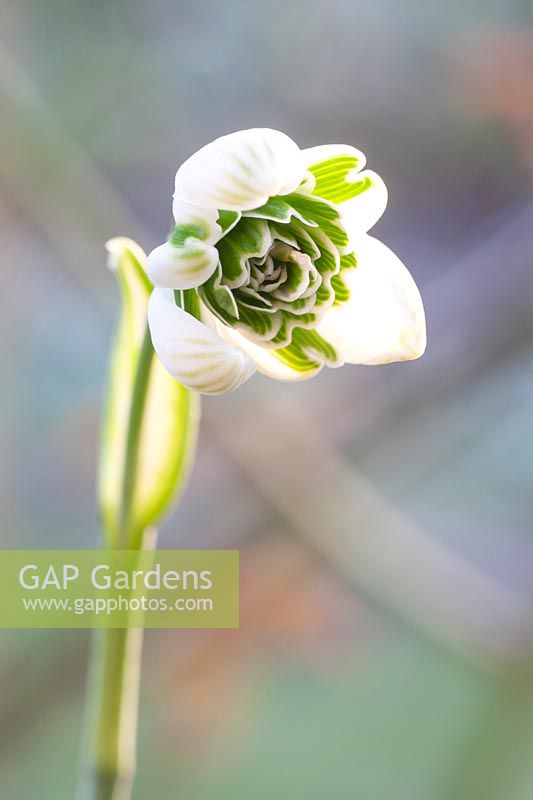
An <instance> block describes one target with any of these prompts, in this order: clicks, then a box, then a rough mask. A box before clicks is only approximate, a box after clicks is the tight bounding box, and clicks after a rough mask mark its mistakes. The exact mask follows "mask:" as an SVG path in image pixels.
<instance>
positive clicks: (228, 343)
mask: <svg viewBox="0 0 533 800" xmlns="http://www.w3.org/2000/svg"><path fill="white" fill-rule="evenodd" d="M364 166H365V157H364V155H363V154H362V153H361V152H360V151H359V150H356V149H355V148H354V147H350V146H349V145H334V144H331V145H323V146H319V147H311V148H309V149H306V150H300V148H299V147H298V146H297V145H296V144H295V143H294V142H293V141H292V139H290V138H289V137H288V136H286V135H285V134H283V133H280V132H279V131H275V130H270V129H268V128H257V129H252V130H245V131H239V132H237V133H232V134H229V135H228V136H222V137H221V138H219V139H216V140H215V141H214V142H211V143H210V144H208V145H206V146H205V147H202V148H201V150H199V151H198V152H196V153H195V154H194V155H192V156H191V157H190V158H189V159H188V160H187V161H185V163H184V164H182V166H181V167H180V168H179V169H178V172H177V175H176V188H175V194H174V203H173V212H174V219H175V228H174V230H173V232H172V233H171V235H170V238H169V240H168V241H167V242H166V243H165V244H162V245H160V246H159V247H157V248H156V249H155V250H154V251H153V252H152V253H151V254H150V256H149V257H148V263H147V269H148V273H149V275H150V278H151V280H152V282H153V284H154V286H155V289H154V291H153V293H152V295H151V298H150V302H149V308H148V319H149V325H150V330H151V335H152V341H153V345H154V348H155V350H156V353H157V355H158V356H159V358H160V360H161V361H162V363H163V365H164V366H165V367H166V369H167V370H168V372H170V374H171V375H172V376H173V377H174V378H176V379H177V380H178V381H180V382H181V383H182V384H184V385H185V386H187V387H189V388H190V389H193V390H196V391H198V392H202V393H204V394H219V393H222V392H228V391H231V390H232V389H235V388H236V387H237V386H239V385H240V384H242V383H243V382H244V381H245V380H247V379H248V378H249V377H250V376H251V375H252V374H253V373H254V372H255V371H256V370H258V371H259V372H261V373H263V374H265V375H268V376H270V377H272V378H276V379H278V380H286V381H297V380H302V379H305V378H310V377H312V376H313V375H316V374H317V373H318V372H319V371H320V370H321V369H322V367H323V366H324V365H326V366H329V367H339V366H342V365H343V364H345V363H348V364H387V363H390V362H393V361H408V360H410V359H414V358H418V357H419V356H421V355H422V353H423V352H424V349H425V345H426V329H425V318H424V309H423V305H422V300H421V298H420V294H419V292H418V289H417V287H416V285H415V283H414V281H413V279H412V277H411V275H410V274H409V272H408V270H407V269H406V268H405V266H404V265H403V264H402V262H401V261H400V259H399V258H398V257H397V256H396V255H394V253H392V252H391V251H390V250H389V249H388V247H386V246H385V245H384V244H382V243H381V242H379V241H378V240H377V239H374V238H373V237H371V236H369V235H368V233H367V231H368V230H369V229H370V228H371V227H372V226H373V225H374V223H375V222H376V221H377V220H378V219H379V217H380V216H381V215H382V213H383V211H384V209H385V206H386V203H387V190H386V188H385V185H384V183H383V181H382V180H381V178H380V177H379V176H378V175H377V174H376V173H375V172H372V171H371V170H365V169H363V167H364Z"/></svg>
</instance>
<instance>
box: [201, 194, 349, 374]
mask: <svg viewBox="0 0 533 800" xmlns="http://www.w3.org/2000/svg"><path fill="white" fill-rule="evenodd" d="M226 221H227V215H226V214H225V213H222V214H221V216H220V217H219V224H222V225H223V224H224V222H226ZM216 248H217V251H218V253H219V263H218V265H217V267H216V269H215V272H214V273H213V275H212V276H211V278H209V280H208V281H206V282H205V283H204V284H202V285H201V286H200V287H199V289H198V292H199V295H200V297H201V299H202V300H203V302H204V303H205V305H206V306H207V308H208V309H209V310H210V311H211V313H212V314H214V316H215V317H217V319H219V320H220V321H221V322H223V323H224V324H225V325H228V326H230V327H232V328H234V329H236V330H239V331H241V332H242V333H243V334H244V335H245V336H246V337H248V338H249V339H250V341H252V342H254V343H256V344H259V345H261V346H262V347H266V348H269V349H271V350H273V351H274V355H275V357H277V358H278V359H280V360H281V361H284V362H286V363H288V364H291V363H295V364H296V363H298V364H299V366H300V368H303V367H305V366H307V368H308V369H316V367H317V366H318V365H319V364H318V362H317V358H318V359H320V363H327V364H329V365H331V366H333V365H335V364H336V363H337V362H338V358H337V354H336V352H335V349H334V348H333V347H332V346H331V345H329V344H328V343H327V342H325V341H324V340H323V339H322V338H321V337H320V336H319V335H318V334H317V333H313V331H314V329H315V328H316V326H317V325H318V323H319V321H320V320H321V319H322V317H323V315H324V313H325V312H326V311H327V309H329V308H331V306H332V305H333V304H334V303H335V302H342V301H343V300H345V299H346V296H347V291H346V288H345V287H344V286H343V284H342V278H341V276H340V272H341V269H343V268H347V267H353V266H354V265H355V257H354V256H353V254H352V253H350V247H349V240H348V235H347V233H346V231H345V230H344V228H343V226H342V224H341V221H340V217H339V214H338V211H337V210H336V209H335V208H334V206H333V205H331V204H329V203H327V202H326V201H324V200H319V199H317V198H315V197H313V196H312V195H307V194H297V193H295V194H292V195H286V196H285V197H283V198H280V197H277V198H272V199H271V200H270V201H269V202H268V203H267V204H266V205H264V206H262V207H260V208H257V209H253V210H250V211H245V212H242V214H240V215H239V217H238V218H236V217H235V216H234V217H233V219H232V223H231V227H229V228H228V229H227V231H226V233H225V234H224V235H223V237H222V238H221V239H220V241H219V242H218V243H217V245H216Z"/></svg>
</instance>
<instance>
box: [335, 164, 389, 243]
mask: <svg viewBox="0 0 533 800" xmlns="http://www.w3.org/2000/svg"><path fill="white" fill-rule="evenodd" d="M359 181H361V182H363V183H364V186H365V188H364V190H363V191H362V192H361V193H360V194H357V195H356V196H355V197H352V198H351V199H350V200H346V201H345V202H344V203H339V205H338V209H339V211H340V214H341V217H342V222H343V225H344V227H345V229H346V233H347V234H348V236H349V237H350V241H352V242H355V241H356V239H358V238H359V236H360V235H361V234H362V233H366V232H367V231H369V230H370V228H372V227H373V226H374V225H375V224H376V222H377V221H378V219H379V218H380V217H381V215H382V214H383V212H384V211H385V209H386V207H387V199H388V193H387V187H386V186H385V184H384V183H383V179H382V178H380V176H379V175H378V174H377V173H376V172H373V171H372V170H371V169H365V170H364V171H363V172H360V173H359V174H358V175H357V182H359Z"/></svg>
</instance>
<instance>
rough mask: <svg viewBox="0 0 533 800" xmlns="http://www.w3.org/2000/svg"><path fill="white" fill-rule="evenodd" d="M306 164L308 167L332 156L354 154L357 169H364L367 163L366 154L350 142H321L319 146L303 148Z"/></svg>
mask: <svg viewBox="0 0 533 800" xmlns="http://www.w3.org/2000/svg"><path fill="white" fill-rule="evenodd" d="M302 155H303V158H304V164H305V166H306V168H307V169H308V168H309V167H314V166H315V165H316V164H320V162H321V161H328V159H330V158H337V157H338V156H353V158H356V159H357V161H358V164H357V167H356V171H357V172H359V170H361V169H363V167H364V166H365V164H366V156H365V154H364V153H362V152H361V151H360V150H358V149H357V148H356V147H352V146H351V145H349V144H319V145H318V146H317V147H306V148H305V150H302Z"/></svg>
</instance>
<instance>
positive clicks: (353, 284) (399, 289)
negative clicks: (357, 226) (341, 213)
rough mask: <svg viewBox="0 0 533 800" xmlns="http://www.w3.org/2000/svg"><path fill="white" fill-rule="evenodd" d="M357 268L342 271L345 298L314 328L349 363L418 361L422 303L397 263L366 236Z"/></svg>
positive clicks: (422, 332)
mask: <svg viewBox="0 0 533 800" xmlns="http://www.w3.org/2000/svg"><path fill="white" fill-rule="evenodd" d="M356 256H357V266H356V267H354V268H352V269H348V270H345V271H343V272H342V273H341V274H342V277H343V280H344V282H345V284H346V285H347V287H348V289H349V290H350V299H349V300H348V301H347V302H346V303H343V304H342V305H339V306H333V308H331V309H329V311H327V312H326V314H325V315H324V317H323V319H322V321H321V322H320V323H319V325H318V326H317V329H316V330H317V332H318V333H319V334H320V335H321V336H323V337H324V339H326V340H327V341H328V342H330V343H331V344H332V345H333V347H334V348H335V349H336V350H337V352H338V354H339V356H340V358H341V359H343V360H344V361H345V362H348V363H349V364H388V363H391V362H393V361H410V360H411V359H414V358H419V357H420V356H421V355H422V353H423V352H424V350H425V348H426V322H425V315H424V307H423V305H422V298H421V297H420V293H419V291H418V289H417V287H416V284H415V282H414V280H413V279H412V277H411V275H410V274H409V272H408V270H407V269H406V267H405V266H404V265H403V264H402V262H401V261H400V259H399V258H398V257H397V256H396V255H395V254H394V253H393V252H392V251H391V250H389V248H388V247H386V246H385V245H384V244H382V243H381V242H379V241H378V240H377V239H374V238H372V237H371V236H363V237H361V239H360V241H359V243H358V246H357V248H356Z"/></svg>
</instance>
